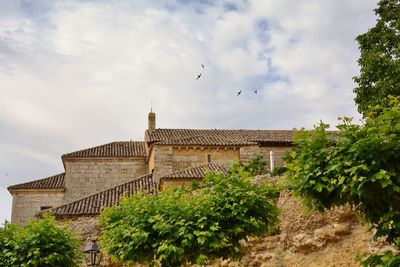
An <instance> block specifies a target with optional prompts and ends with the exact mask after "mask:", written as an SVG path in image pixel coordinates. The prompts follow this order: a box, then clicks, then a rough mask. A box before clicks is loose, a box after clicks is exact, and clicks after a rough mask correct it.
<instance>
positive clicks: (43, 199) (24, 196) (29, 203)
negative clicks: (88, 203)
mask: <svg viewBox="0 0 400 267" xmlns="http://www.w3.org/2000/svg"><path fill="white" fill-rule="evenodd" d="M12 196H13V203H12V214H11V222H12V223H16V224H20V225H25V224H26V223H27V222H28V220H29V219H33V218H34V217H35V215H36V213H38V212H39V211H40V210H41V207H55V206H59V205H62V203H63V198H64V192H63V191H62V190H55V189H47V190H44V189H42V190H12Z"/></svg>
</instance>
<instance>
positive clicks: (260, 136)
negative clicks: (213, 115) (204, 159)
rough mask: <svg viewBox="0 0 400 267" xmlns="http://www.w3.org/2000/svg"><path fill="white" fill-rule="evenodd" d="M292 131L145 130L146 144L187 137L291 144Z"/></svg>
mask: <svg viewBox="0 0 400 267" xmlns="http://www.w3.org/2000/svg"><path fill="white" fill-rule="evenodd" d="M293 133H294V131H293V130H219V129H204V130H203V129H156V130H155V131H153V132H150V131H149V130H146V133H145V140H146V142H150V143H154V142H160V141H166V140H176V139H182V138H187V137H194V136H203V137H204V138H210V137H215V138H223V139H229V140H236V141H250V142H274V143H282V142H284V143H292V142H293Z"/></svg>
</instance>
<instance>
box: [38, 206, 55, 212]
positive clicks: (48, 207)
mask: <svg viewBox="0 0 400 267" xmlns="http://www.w3.org/2000/svg"><path fill="white" fill-rule="evenodd" d="M52 207H53V206H40V211H44V210H48V209H51V208H52Z"/></svg>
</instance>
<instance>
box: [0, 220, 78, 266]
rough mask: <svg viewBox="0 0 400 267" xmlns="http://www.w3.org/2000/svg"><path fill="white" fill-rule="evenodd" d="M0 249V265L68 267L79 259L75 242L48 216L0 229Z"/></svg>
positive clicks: (76, 240)
mask: <svg viewBox="0 0 400 267" xmlns="http://www.w3.org/2000/svg"><path fill="white" fill-rule="evenodd" d="M0 248H1V249H0V266H10V267H11V266H18V267H31V266H32V267H33V266H35V267H36V266H40V267H47V266H48V267H50V266H60V267H63V266H65V267H71V266H79V263H80V259H81V253H80V251H79V242H78V239H77V238H76V237H75V236H74V235H73V234H72V232H71V231H70V230H69V229H67V228H64V227H59V226H57V225H56V221H55V219H54V218H53V217H49V216H46V217H45V218H43V219H40V220H32V221H30V222H29V223H28V224H27V225H26V226H25V227H21V226H18V225H15V224H7V225H6V226H5V227H4V228H0Z"/></svg>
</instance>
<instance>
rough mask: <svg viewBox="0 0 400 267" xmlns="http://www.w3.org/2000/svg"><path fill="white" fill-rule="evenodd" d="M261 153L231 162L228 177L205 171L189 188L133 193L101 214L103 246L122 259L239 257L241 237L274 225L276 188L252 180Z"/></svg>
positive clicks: (179, 261)
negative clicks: (244, 161) (245, 160)
mask: <svg viewBox="0 0 400 267" xmlns="http://www.w3.org/2000/svg"><path fill="white" fill-rule="evenodd" d="M264 168H265V163H262V160H261V158H257V159H256V160H255V161H253V162H252V163H250V164H249V165H241V164H235V165H234V166H233V167H232V168H231V169H230V171H229V174H228V175H227V176H224V175H222V174H218V173H217V174H215V173H208V174H207V175H206V177H205V179H204V181H203V182H202V183H200V184H198V185H197V186H196V188H195V189H193V188H172V189H169V190H165V191H163V192H160V193H159V194H158V195H154V196H143V195H135V196H132V197H129V198H125V199H124V200H123V201H122V203H121V205H120V206H117V207H111V208H108V209H105V210H104V211H103V212H102V213H101V219H100V225H101V226H102V228H103V231H102V236H101V242H102V245H103V250H104V252H106V253H107V254H108V255H110V256H112V258H113V259H114V260H116V261H118V262H122V263H125V264H132V263H134V262H136V263H144V264H148V265H155V264H161V266H181V265H184V264H186V263H198V264H203V263H205V262H207V261H209V260H212V259H216V258H224V259H226V258H234V259H237V258H240V257H241V255H242V245H241V242H240V241H241V240H246V239H247V238H248V237H250V236H259V235H263V234H265V233H267V232H268V231H271V230H272V229H274V228H275V226H276V223H277V217H278V208H277V207H276V205H275V202H274V199H275V197H276V196H277V190H276V189H275V188H272V187H270V186H259V185H255V184H253V183H252V181H251V177H252V176H253V175H254V174H259V173H260V170H262V169H264Z"/></svg>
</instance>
